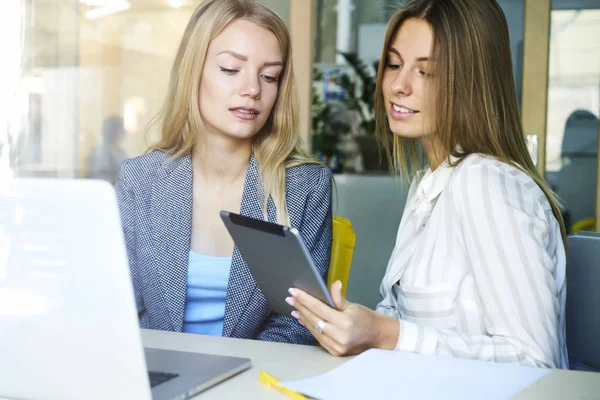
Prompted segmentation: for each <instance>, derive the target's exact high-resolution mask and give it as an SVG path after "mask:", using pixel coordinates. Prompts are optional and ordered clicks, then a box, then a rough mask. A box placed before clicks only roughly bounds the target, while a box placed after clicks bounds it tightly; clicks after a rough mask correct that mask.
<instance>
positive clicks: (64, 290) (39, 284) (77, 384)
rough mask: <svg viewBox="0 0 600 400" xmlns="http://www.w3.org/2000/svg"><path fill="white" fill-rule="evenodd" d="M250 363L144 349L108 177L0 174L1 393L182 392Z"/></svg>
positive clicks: (117, 395)
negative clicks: (0, 176)
mask: <svg viewBox="0 0 600 400" xmlns="http://www.w3.org/2000/svg"><path fill="white" fill-rule="evenodd" d="M249 366H250V360H248V359H245V358H237V357H226V356H215V355H208V354H198V353H183V352H172V351H165V350H156V349H145V350H144V349H143V346H142V341H141V335H140V329H139V324H138V318H137V313H136V309H135V304H134V298H133V291H132V286H131V280H130V275H129V267H128V264H127V256H126V251H125V244H124V239H123V233H122V230H121V222H120V218H119V213H118V207H117V202H116V196H115V193H114V190H113V187H112V186H111V185H110V184H108V183H106V182H103V181H93V180H60V179H11V180H6V179H4V180H1V181H0V398H17V399H150V398H153V399H161V400H162V399H173V398H177V399H185V398H187V397H191V396H193V395H194V394H196V393H198V392H200V391H202V390H204V389H206V388H208V387H210V386H213V385H215V384H216V383H218V382H220V381H223V380H224V379H227V378H229V377H231V376H233V375H235V374H236V373H239V372H241V371H243V370H245V369H247V368H248V367H249ZM149 371H151V373H149ZM149 375H150V378H149Z"/></svg>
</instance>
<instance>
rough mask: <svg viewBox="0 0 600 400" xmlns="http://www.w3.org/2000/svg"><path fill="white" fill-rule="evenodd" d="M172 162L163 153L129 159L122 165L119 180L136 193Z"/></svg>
mask: <svg viewBox="0 0 600 400" xmlns="http://www.w3.org/2000/svg"><path fill="white" fill-rule="evenodd" d="M171 162H172V161H171V159H170V158H169V156H168V155H167V154H166V153H164V152H162V151H153V152H151V153H147V154H144V155H141V156H138V157H134V158H130V159H127V160H125V161H124V162H123V163H122V164H121V168H120V171H119V180H121V181H122V182H123V183H124V184H125V185H126V186H127V187H128V188H129V189H130V190H133V191H135V190H136V189H138V188H140V187H143V186H146V185H147V184H148V183H150V182H152V181H154V179H155V178H156V176H157V175H158V173H159V172H160V171H161V170H162V169H164V168H166V167H167V166H168V165H169V163H171Z"/></svg>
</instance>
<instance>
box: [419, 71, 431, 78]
mask: <svg viewBox="0 0 600 400" xmlns="http://www.w3.org/2000/svg"><path fill="white" fill-rule="evenodd" d="M419 75H421V76H422V77H424V78H431V73H430V72H427V71H423V70H419Z"/></svg>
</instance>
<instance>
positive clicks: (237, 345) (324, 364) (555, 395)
mask: <svg viewBox="0 0 600 400" xmlns="http://www.w3.org/2000/svg"><path fill="white" fill-rule="evenodd" d="M142 338H143V342H144V346H146V347H153V348H158V349H169V350H183V351H193V352H199V353H209V354H221V355H230V356H239V357H246V358H250V359H251V360H252V367H251V368H250V369H248V370H246V371H244V372H242V373H241V374H239V375H237V376H234V377H233V378H231V379H228V380H227V381H225V382H223V383H221V384H219V385H217V386H215V387H213V388H211V389H209V390H207V391H206V392H203V393H201V394H200V395H198V396H196V397H195V398H197V399H227V398H243V399H266V400H268V399H279V400H283V399H286V397H285V396H284V395H282V394H280V393H279V392H277V391H276V390H274V389H270V388H267V387H266V386H264V385H263V384H261V383H260V382H258V371H260V370H261V369H264V370H265V371H267V372H269V373H271V374H272V375H274V376H275V377H276V378H279V379H281V380H296V379H304V378H310V377H313V376H315V375H318V374H322V373H324V372H327V371H329V370H331V369H333V368H335V367H337V366H339V365H341V364H343V363H344V362H345V361H347V360H349V358H336V357H333V356H330V355H329V354H328V353H326V352H325V351H324V350H323V349H321V348H319V347H314V346H298V345H291V344H283V343H268V342H261V341H257V340H243V339H231V338H222V337H211V336H202V335H192V334H182V333H173V332H163V331H151V330H142ZM499 379H502V378H501V377H500V378H499ZM515 399H520V400H524V399H528V400H531V399H540V400H542V399H543V400H552V399H556V400H564V399H578V400H584V399H600V373H598V374H596V373H587V372H574V371H561V370H555V371H552V372H551V373H550V374H548V375H546V376H545V377H543V378H542V379H540V380H539V381H538V382H536V383H535V384H534V385H532V386H530V387H529V388H527V389H526V390H525V391H523V392H521V393H520V394H519V395H518V396H516V397H515Z"/></svg>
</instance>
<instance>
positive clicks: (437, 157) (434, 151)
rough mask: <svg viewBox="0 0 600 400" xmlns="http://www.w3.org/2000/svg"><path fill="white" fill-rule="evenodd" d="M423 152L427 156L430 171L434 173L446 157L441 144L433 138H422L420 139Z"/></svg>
mask: <svg viewBox="0 0 600 400" xmlns="http://www.w3.org/2000/svg"><path fill="white" fill-rule="evenodd" d="M420 141H421V145H423V150H424V151H425V155H426V156H427V161H428V162H429V168H431V171H435V170H436V169H437V167H439V166H440V164H441V163H442V161H443V160H444V158H445V157H447V156H448V154H447V152H446V151H445V150H444V148H443V147H442V145H441V143H440V142H439V141H438V140H436V139H435V138H431V137H424V138H421V139H420Z"/></svg>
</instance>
